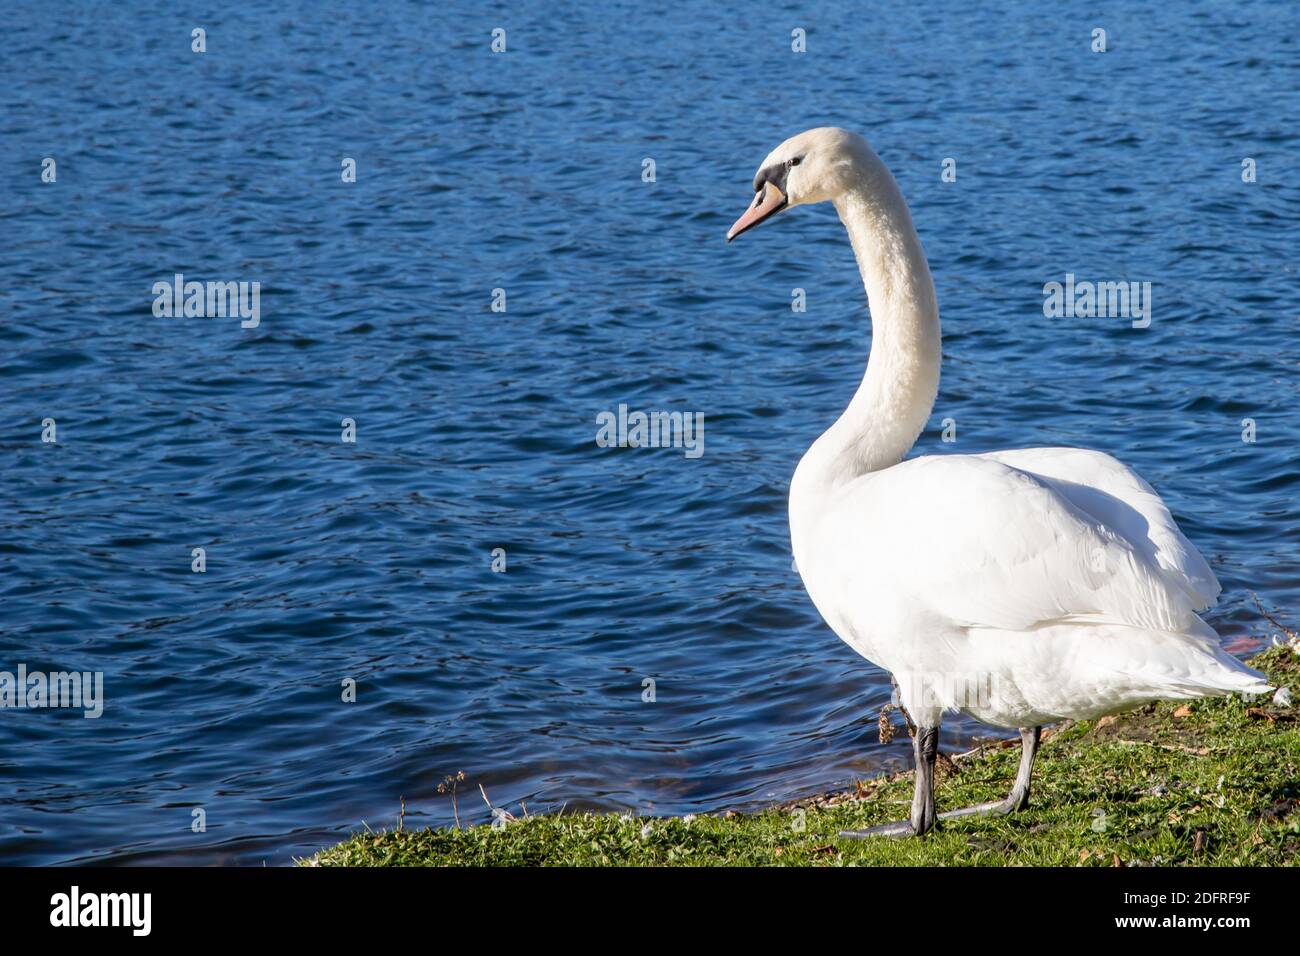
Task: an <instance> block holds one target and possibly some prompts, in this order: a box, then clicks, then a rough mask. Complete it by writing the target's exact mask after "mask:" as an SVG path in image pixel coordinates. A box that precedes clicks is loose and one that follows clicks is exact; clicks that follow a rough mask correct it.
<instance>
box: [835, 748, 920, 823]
mask: <svg viewBox="0 0 1300 956" xmlns="http://www.w3.org/2000/svg"><path fill="white" fill-rule="evenodd" d="M912 752H913V754H914V755H915V757H916V788H915V789H914V790H913V791H912V817H911V819H910V820H901V821H899V822H897V823H882V824H880V825H879V826H874V827H867V828H866V829H865V830H841V831H840V836H841V837H845V838H847V839H852V840H857V839H862V838H863V837H873V836H925V834H927V833H929V832H930V831H931V830H932V829H934V823H935V820H936V819H937V817H936V816H935V812H934V762H935V760H936V759H937V757H938V756H939V725H938V724H937V723H936V724H935V725H934V726H933V727H917V729H916V736H914V737H913V738H912Z"/></svg>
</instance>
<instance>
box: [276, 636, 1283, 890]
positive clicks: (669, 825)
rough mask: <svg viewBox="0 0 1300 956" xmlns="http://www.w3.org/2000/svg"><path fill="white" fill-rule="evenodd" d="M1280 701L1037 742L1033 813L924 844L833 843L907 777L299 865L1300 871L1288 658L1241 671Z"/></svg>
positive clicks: (942, 788)
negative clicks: (1286, 701) (1259, 677)
mask: <svg viewBox="0 0 1300 956" xmlns="http://www.w3.org/2000/svg"><path fill="white" fill-rule="evenodd" d="M1249 663H1251V665H1252V666H1254V667H1257V668H1259V669H1260V670H1262V671H1264V672H1265V673H1266V674H1268V676H1269V680H1270V683H1272V684H1274V685H1275V686H1279V687H1282V686H1285V687H1288V688H1289V689H1290V691H1291V695H1292V700H1293V703H1292V704H1291V705H1289V706H1281V705H1278V704H1276V703H1273V702H1272V701H1271V700H1270V699H1269V698H1264V697H1261V698H1256V699H1253V700H1246V699H1244V698H1242V697H1218V698H1206V699H1202V700H1195V701H1162V702H1159V703H1155V704H1148V705H1146V706H1144V707H1141V708H1138V709H1136V710H1132V711H1126V712H1124V713H1121V714H1116V715H1113V716H1108V717H1102V718H1099V719H1097V720H1092V721H1066V722H1064V723H1061V724H1057V725H1055V726H1053V727H1050V728H1044V732H1043V748H1042V751H1041V753H1040V758H1039V765H1038V769H1037V770H1036V772H1035V774H1034V786H1033V797H1032V802H1031V805H1030V807H1029V809H1028V810H1025V811H1023V812H1021V813H1018V814H1014V815H1012V816H1007V817H991V816H979V817H964V818H957V819H952V820H946V821H943V824H942V826H941V828H940V829H939V830H937V831H935V832H934V833H932V834H930V835H929V836H927V837H925V838H924V839H920V840H917V839H912V838H903V839H890V838H876V839H871V840H846V839H842V838H840V837H839V836H838V833H839V831H840V830H841V829H854V828H860V827H864V826H870V825H872V824H876V823H882V822H886V821H888V820H893V819H902V818H904V817H906V815H907V808H908V806H910V803H911V786H912V785H911V780H912V771H911V770H906V771H898V772H895V773H892V774H884V775H881V776H878V777H872V778H870V779H867V780H862V781H858V782H857V783H856V784H855V785H854V786H853V787H851V788H848V789H844V790H837V791H830V792H826V793H821V794H814V795H811V796H807V797H802V798H797V799H793V800H786V801H783V802H781V803H777V804H773V805H771V806H769V807H766V808H763V809H760V810H754V811H743V812H742V811H736V810H724V811H720V812H718V813H714V814H698V815H687V816H684V817H633V816H630V815H627V814H616V813H573V814H567V815H566V814H563V813H561V814H547V815H539V816H523V817H519V818H515V817H513V816H512V815H510V814H509V813H505V812H504V811H500V810H497V811H494V812H495V813H497V815H498V817H499V825H498V826H497V827H493V826H492V825H489V824H482V825H478V826H472V827H466V828H462V829H454V828H444V829H420V830H406V829H404V828H402V827H401V826H400V825H399V827H398V828H396V829H392V830H386V831H375V832H369V831H365V832H361V833H356V834H353V835H352V836H351V837H350V838H348V839H347V840H344V841H343V842H342V843H339V844H338V845H336V846H333V847H329V848H325V849H322V850H321V851H319V852H318V853H316V854H315V855H313V856H312V857H309V858H307V859H305V860H299V861H298V863H299V865H304V866H513V865H518V866H587V865H595V866H602V865H606V866H607V865H614V866H665V865H667V866H673V865H691V866H700V865H739V866H760V865H777V866H846V865H848V866H851V865H867V866H881V865H883V866H889V865H908V866H936V865H947V866H967V865H976V866H979V865H994V866H1010V865H1034V866H1044V865H1046V866H1062V865H1076V866H1077V865H1090V866H1214V865H1219V866H1272V865H1292V866H1294V865H1300V707H1298V706H1296V704H1295V703H1294V701H1296V700H1300V650H1297V649H1296V648H1295V647H1294V646H1285V645H1284V646H1280V647H1272V648H1270V649H1269V650H1267V651H1265V652H1263V653H1262V654H1259V655H1257V656H1255V657H1254V658H1252V659H1251V660H1250V662H1249ZM1019 758H1020V747H1019V744H1018V741H1015V740H1006V741H990V742H988V743H983V744H980V745H979V746H977V747H974V748H972V749H970V750H967V751H965V752H963V753H958V754H947V755H945V756H944V758H943V759H941V760H940V766H939V768H938V770H937V779H938V787H937V791H936V795H937V799H938V802H939V804H940V810H941V811H942V810H948V809H953V808H955V807H960V806H968V805H971V804H975V803H982V802H985V801H988V800H995V799H1001V798H1002V797H1004V796H1005V795H1006V791H1007V790H1008V789H1009V788H1010V784H1011V780H1012V778H1013V777H1014V775H1015V768H1016V764H1017V762H1018V761H1019Z"/></svg>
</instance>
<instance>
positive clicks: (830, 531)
mask: <svg viewBox="0 0 1300 956" xmlns="http://www.w3.org/2000/svg"><path fill="white" fill-rule="evenodd" d="M754 189H755V199H754V202H753V204H752V205H751V207H750V208H749V209H748V210H747V211H746V213H745V214H744V215H743V216H741V218H740V219H739V220H738V221H737V222H736V224H735V225H734V226H733V227H732V229H731V231H730V232H729V233H728V237H727V238H728V239H729V240H730V239H732V238H734V237H735V236H737V235H740V234H741V233H743V232H746V231H748V230H749V229H751V228H753V227H754V226H756V225H758V224H759V223H761V222H763V221H765V220H766V219H769V218H772V217H773V216H775V215H777V214H779V213H782V212H784V211H785V210H787V209H789V208H792V207H794V206H797V205H801V204H805V203H812V202H822V201H829V202H832V203H834V205H835V208H836V211H837V212H838V213H839V217H840V220H841V222H842V223H843V224H844V226H845V229H846V230H847V231H848V234H849V239H850V242H851V243H852V245H853V251H854V255H855V257H856V259H857V264H858V268H859V271H860V272H861V274H862V280H863V284H864V286H865V287H866V292H867V298H868V303H869V307H870V311H871V321H872V344H871V355H870V359H869V361H868V363H867V369H866V373H865V375H864V377H863V380H862V383H861V385H860V386H859V387H858V389H857V392H856V393H855V394H854V396H853V399H852V400H851V402H850V403H849V405H848V408H847V409H846V410H845V411H844V413H843V414H842V415H841V416H840V418H839V419H838V420H837V421H836V422H835V423H834V424H833V425H832V426H831V427H830V428H829V429H828V430H827V431H826V432H825V433H824V434H823V435H822V436H821V437H820V438H818V439H817V441H816V442H814V443H813V445H812V447H811V448H809V450H808V452H807V454H805V455H804V457H803V459H802V460H801V461H800V462H799V466H798V468H797V469H796V471H795V474H794V478H793V479H792V481H791V484H790V535H791V542H792V545H793V550H794V557H795V564H796V566H797V567H798V569H799V572H800V575H801V577H802V578H803V582H804V586H805V588H806V589H807V591H808V594H809V595H810V597H811V598H812V600H813V603H814V604H815V605H816V606H817V609H818V611H819V612H820V613H821V615H822V617H823V618H824V619H825V620H826V622H827V623H828V624H829V625H830V627H831V629H832V630H834V631H835V633H836V634H837V635H838V636H839V637H840V638H841V639H842V640H844V641H845V642H846V643H848V644H849V645H850V646H851V647H853V648H854V649H855V650H856V651H857V652H858V653H860V654H861V655H862V656H864V657H866V658H867V659H868V660H870V661H872V662H873V663H875V664H877V665H879V666H880V667H882V668H884V669H886V670H888V671H889V672H890V673H891V674H892V675H893V678H894V681H895V683H896V685H897V687H898V691H899V696H900V698H901V702H902V703H903V705H904V706H905V707H906V708H907V710H908V712H909V713H910V714H911V716H912V718H913V719H914V721H915V722H916V725H917V727H918V728H919V731H918V736H917V748H918V750H917V755H918V776H917V788H918V792H917V798H916V803H914V806H913V817H912V820H911V821H910V832H916V833H923V832H925V830H927V829H929V827H930V826H932V825H933V820H934V813H933V801H932V798H931V797H928V796H926V795H923V794H922V792H921V791H922V785H923V780H922V776H923V775H922V773H921V770H922V769H923V768H922V763H923V761H925V760H927V759H928V760H929V761H930V762H931V763H932V762H933V748H934V747H935V746H937V743H936V742H937V735H938V726H939V721H940V719H941V716H942V714H943V713H944V712H945V711H960V712H963V713H966V714H969V715H970V716H972V717H974V718H976V719H978V720H981V721H984V722H986V723H989V724H992V725H996V726H1003V727H1018V728H1021V730H1022V738H1024V740H1025V747H1026V757H1025V760H1024V761H1023V762H1022V767H1021V775H1020V776H1019V777H1018V778H1017V786H1016V791H1015V792H1013V794H1012V797H1011V798H1009V802H1007V803H1004V804H1000V805H999V808H1000V809H1002V810H1003V811H1004V812H1009V810H1010V809H1018V808H1019V807H1020V806H1023V805H1025V804H1027V802H1028V780H1029V772H1030V770H1031V769H1032V762H1033V752H1034V750H1036V748H1037V740H1038V728H1039V727H1040V725H1042V724H1044V723H1049V722H1052V721H1057V720H1060V719H1062V718H1079V719H1085V718H1092V717H1097V716H1100V715H1102V714H1106V713H1111V712H1115V711H1118V710H1123V709H1126V708H1129V707H1133V706H1136V705H1138V704H1142V703H1145V702H1148V701H1151V700H1157V699H1165V698H1173V699H1183V698H1194V697H1207V696H1214V695H1221V694H1228V693H1233V692H1250V693H1263V692H1266V691H1268V690H1270V689H1271V688H1269V686H1268V684H1267V683H1266V681H1265V680H1264V678H1263V676H1262V675H1261V674H1259V673H1258V672H1256V671H1254V670H1252V669H1251V668H1249V667H1246V666H1245V665H1244V664H1242V663H1241V662H1239V661H1237V660H1236V659H1235V658H1233V657H1232V656H1231V655H1229V654H1227V653H1226V652H1225V651H1223V650H1222V648H1221V647H1220V645H1219V642H1218V638H1217V635H1216V634H1215V632H1214V630H1213V629H1212V628H1210V626H1209V625H1207V624H1206V623H1205V622H1204V621H1203V620H1202V619H1201V618H1200V617H1199V616H1198V614H1197V612H1199V611H1202V610H1204V609H1205V608H1207V607H1209V606H1210V605H1212V604H1213V603H1214V602H1215V601H1216V599H1217V597H1218V594H1219V591H1220V587H1219V583H1218V581H1217V580H1216V579H1215V577H1214V574H1213V572H1212V571H1211V570H1210V568H1209V566H1208V565H1207V564H1206V562H1205V560H1204V559H1203V558H1202V557H1201V556H1200V554H1199V553H1197V551H1196V549H1195V547H1193V546H1192V545H1191V543H1190V542H1188V540H1187V539H1186V538H1185V537H1184V536H1183V534H1182V533H1181V532H1180V531H1179V529H1178V527H1177V525H1176V524H1175V523H1174V520H1173V518H1172V517H1171V515H1170V513H1169V509H1168V508H1167V507H1166V506H1165V504H1164V503H1163V502H1162V501H1161V500H1160V498H1159V496H1158V495H1157V494H1156V493H1155V492H1154V491H1153V490H1152V488H1151V486H1150V485H1148V484H1147V483H1146V482H1145V481H1143V480H1142V479H1141V478H1140V477H1139V476H1138V475H1137V474H1136V473H1134V472H1133V471H1132V470H1131V469H1129V468H1127V467H1126V466H1125V465H1123V464H1121V463H1120V462H1119V461H1117V460H1115V459H1114V458H1112V457H1111V456H1109V455H1106V454H1103V453H1101V452H1096V451H1090V450H1086V449H1078V448H1028V449H1021V450H1011V451H998V452H990V453H987V454H981V455H941V456H923V457H918V458H912V459H908V460H904V456H905V455H906V454H907V453H908V452H909V451H910V449H911V447H912V445H913V443H914V442H915V441H916V438H917V436H918V435H919V434H920V432H921V430H922V429H923V428H924V427H925V424H926V422H927V421H928V419H929V417H930V412H931V410H932V408H933V405H934V400H935V397H936V395H937V392H938V385H939V366H940V357H941V351H940V332H939V311H938V307H937V304H936V302H935V294H934V284H933V281H932V280H931V278H930V272H929V267H928V264H927V262H926V258H925V253H924V250H923V249H922V247H921V242H920V239H919V238H918V236H917V234H916V230H915V229H914V227H913V226H912V221H911V215H910V213H909V212H908V209H907V205H906V203H905V202H904V201H903V198H902V195H901V193H900V192H899V189H898V186H897V184H896V183H895V182H894V179H893V177H892V176H891V175H890V173H889V171H888V170H887V169H886V168H885V166H884V164H883V163H882V162H881V161H880V160H879V158H878V157H877V156H876V155H875V153H874V152H873V151H872V150H871V148H870V146H868V145H867V143H866V141H865V140H863V139H862V138H861V137H859V136H857V135H855V134H853V133H849V132H846V131H845V130H841V129H835V128H821V129H815V130H809V131H808V132H806V133H802V134H800V135H798V136H795V137H793V138H792V139H789V140H787V141H786V142H785V143H782V144H781V146H779V147H777V149H775V150H773V152H772V153H771V154H769V156H768V157H767V159H765V160H764V162H763V164H762V165H761V166H760V168H759V171H758V174H757V175H756V176H755V179H754ZM931 731H932V733H931ZM927 735H928V738H927ZM923 738H927V739H928V740H929V742H928V743H927V742H926V740H924V739H923ZM927 746H928V747H929V748H930V752H929V753H927V752H926V747H927ZM1021 778H1023V779H1021ZM1022 785H1023V786H1022ZM926 786H927V787H928V786H929V784H928V783H927V784H926ZM927 800H929V806H928V810H927V806H926V801H927ZM977 809H988V808H977ZM891 832H894V831H891Z"/></svg>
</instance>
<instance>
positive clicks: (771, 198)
mask: <svg viewBox="0 0 1300 956" xmlns="http://www.w3.org/2000/svg"><path fill="white" fill-rule="evenodd" d="M785 206H786V200H785V193H783V192H781V190H780V189H779V188H778V187H777V185H776V183H773V182H766V183H763V188H762V189H760V190H759V191H758V192H757V193H755V194H754V202H753V205H751V206H750V207H749V208H748V209H746V210H745V214H744V215H743V216H741V217H740V218H739V219H737V220H736V224H735V225H734V226H732V227H731V228H730V229H728V230H727V241H728V242H730V241H731V240H732V239H735V238H736V237H737V236H738V235H740V234H741V233H742V232H747V231H749V230H750V229H753V228H754V227H755V226H757V225H758V224H759V223H760V222H762V221H763V220H764V219H768V218H770V217H772V216H774V215H776V214H777V213H778V212H780V211H781V210H782V209H784V208H785Z"/></svg>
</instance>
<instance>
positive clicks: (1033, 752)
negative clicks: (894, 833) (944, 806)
mask: <svg viewBox="0 0 1300 956" xmlns="http://www.w3.org/2000/svg"><path fill="white" fill-rule="evenodd" d="M1042 734H1043V728H1042V727H1021V728H1020V769H1019V771H1017V773H1016V782H1015V784H1014V785H1013V786H1012V787H1011V794H1010V795H1009V796H1008V797H1007V798H1006V799H1005V800H995V801H993V802H992V803H979V804H976V805H975V806H973V807H962V808H961V809H960V810H949V811H947V812H946V813H941V814H939V818H940V819H941V820H951V819H952V818H953V817H969V816H973V815H976V814H984V813H999V814H1007V813H1015V812H1016V811H1017V810H1024V809H1025V808H1026V807H1028V806H1029V778H1030V777H1031V776H1032V775H1033V773H1034V758H1035V757H1037V756H1038V744H1039V741H1040V740H1041V739H1042Z"/></svg>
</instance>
